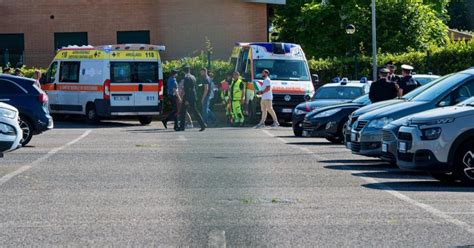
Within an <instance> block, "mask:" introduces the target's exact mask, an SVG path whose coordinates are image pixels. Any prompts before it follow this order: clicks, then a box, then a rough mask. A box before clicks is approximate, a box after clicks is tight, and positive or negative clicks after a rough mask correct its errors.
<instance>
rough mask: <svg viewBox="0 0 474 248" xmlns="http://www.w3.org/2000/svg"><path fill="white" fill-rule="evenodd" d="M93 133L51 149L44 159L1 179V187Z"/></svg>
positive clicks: (88, 131) (85, 133) (86, 133)
mask: <svg viewBox="0 0 474 248" xmlns="http://www.w3.org/2000/svg"><path fill="white" fill-rule="evenodd" d="M91 132H92V130H87V131H85V132H84V133H83V134H82V135H81V136H79V137H78V138H76V139H74V140H72V141H71V142H69V143H67V144H65V145H63V146H61V147H56V148H54V149H51V150H50V151H49V152H48V153H46V154H45V155H43V156H42V157H40V158H38V159H36V160H35V161H33V162H31V163H30V164H29V165H24V166H22V167H20V168H18V169H17V170H15V171H13V172H10V173H8V174H7V175H5V176H3V177H2V178H0V186H2V185H3V184H5V183H6V182H8V181H10V180H11V179H12V178H14V177H16V176H18V175H20V174H21V173H23V172H25V171H27V170H29V169H31V168H33V167H34V166H37V165H39V164H40V163H41V162H44V161H45V160H47V159H48V158H50V157H51V156H53V155H54V154H56V153H58V152H59V151H61V150H64V149H65V148H67V147H69V146H72V145H74V144H75V143H77V142H79V141H81V140H82V139H84V138H85V137H87V135H89V134H90V133H91Z"/></svg>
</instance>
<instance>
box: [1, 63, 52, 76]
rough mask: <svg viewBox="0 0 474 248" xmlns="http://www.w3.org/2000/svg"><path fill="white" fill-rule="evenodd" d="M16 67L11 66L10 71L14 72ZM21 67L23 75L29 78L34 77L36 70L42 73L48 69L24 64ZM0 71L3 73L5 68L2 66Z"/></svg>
mask: <svg viewBox="0 0 474 248" xmlns="http://www.w3.org/2000/svg"><path fill="white" fill-rule="evenodd" d="M15 69H16V68H11V69H10V72H11V73H13V72H14V71H15ZM19 69H20V70H21V75H23V76H25V77H28V78H33V76H34V74H35V71H36V70H39V71H41V72H42V73H44V72H45V71H46V70H45V69H42V68H35V67H26V66H23V67H21V68H19ZM0 71H1V72H2V73H3V68H0Z"/></svg>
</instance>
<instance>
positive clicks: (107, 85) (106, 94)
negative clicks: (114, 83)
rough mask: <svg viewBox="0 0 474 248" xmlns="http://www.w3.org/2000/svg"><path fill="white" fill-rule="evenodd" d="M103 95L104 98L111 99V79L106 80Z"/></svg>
mask: <svg viewBox="0 0 474 248" xmlns="http://www.w3.org/2000/svg"><path fill="white" fill-rule="evenodd" d="M103 97H104V100H110V80H109V79H107V80H105V81H104V91H103Z"/></svg>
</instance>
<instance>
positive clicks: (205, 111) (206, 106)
mask: <svg viewBox="0 0 474 248" xmlns="http://www.w3.org/2000/svg"><path fill="white" fill-rule="evenodd" d="M210 104H211V99H210V98H209V97H206V98H205V99H204V103H203V104H202V118H203V119H204V122H205V123H206V124H209V123H211V124H212V123H215V122H216V115H215V114H214V113H213V112H212V111H211V108H210Z"/></svg>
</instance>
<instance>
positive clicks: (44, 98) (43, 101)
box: [38, 93, 48, 104]
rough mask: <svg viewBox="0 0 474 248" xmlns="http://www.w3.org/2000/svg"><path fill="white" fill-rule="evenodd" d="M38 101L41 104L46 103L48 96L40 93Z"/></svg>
mask: <svg viewBox="0 0 474 248" xmlns="http://www.w3.org/2000/svg"><path fill="white" fill-rule="evenodd" d="M38 101H39V102H40V103H42V104H46V103H48V95H46V94H45V93H40V94H39V96H38Z"/></svg>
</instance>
